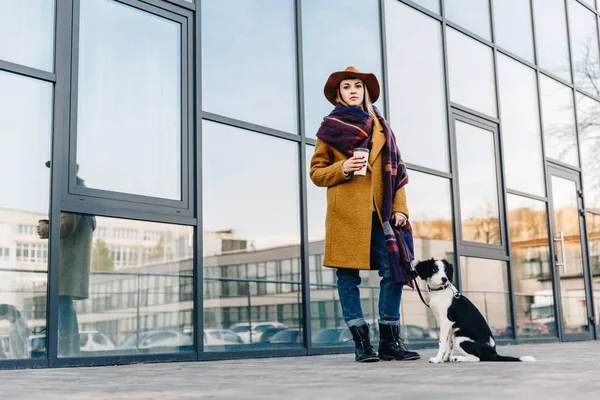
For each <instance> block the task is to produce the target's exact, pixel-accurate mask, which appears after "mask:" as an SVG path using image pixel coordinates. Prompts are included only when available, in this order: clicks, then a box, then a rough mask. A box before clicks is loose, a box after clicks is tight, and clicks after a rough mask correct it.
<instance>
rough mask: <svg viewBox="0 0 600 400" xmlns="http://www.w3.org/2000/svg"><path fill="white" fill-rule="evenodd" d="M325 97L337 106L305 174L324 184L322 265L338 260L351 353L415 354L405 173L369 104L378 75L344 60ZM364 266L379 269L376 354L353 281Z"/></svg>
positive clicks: (368, 356)
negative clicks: (407, 294) (406, 315)
mask: <svg viewBox="0 0 600 400" xmlns="http://www.w3.org/2000/svg"><path fill="white" fill-rule="evenodd" d="M325 97H326V98H327V100H329V102H331V103H332V104H333V105H335V108H334V110H333V111H332V112H331V114H329V116H327V117H325V118H324V120H323V123H322V124H321V127H320V128H319V131H318V132H317V143H316V147H315V152H314V155H313V157H312V160H311V166H310V177H311V179H312V181H313V182H314V183H315V185H317V186H321V187H327V217H326V221H325V225H326V233H325V258H324V260H323V265H324V266H327V267H334V268H337V269H336V275H337V279H338V281H337V282H338V292H339V296H340V303H341V306H342V312H343V315H344V320H345V321H346V324H347V325H348V327H349V328H350V331H351V332H352V337H353V339H354V343H355V354H356V357H355V359H356V361H378V360H379V359H382V360H415V359H418V358H420V356H419V354H417V353H415V352H413V351H409V350H408V349H407V348H406V345H405V343H404V341H403V340H402V338H401V337H400V299H401V297H402V288H403V285H404V284H407V283H410V280H411V278H412V276H411V275H410V261H411V260H412V236H410V235H412V231H411V229H410V223H409V222H408V209H407V206H406V195H405V191H404V185H405V184H406V183H407V181H408V177H407V175H406V167H405V166H404V163H403V162H402V160H401V158H400V152H399V150H398V147H397V146H396V139H395V136H394V133H393V132H392V130H391V128H390V126H389V124H388V123H387V121H386V120H385V119H384V118H383V116H382V115H381V113H380V112H379V110H377V108H376V107H374V106H373V105H372V102H374V101H376V100H377V98H378V97H379V83H378V81H377V78H376V77H375V75H374V74H371V73H360V72H359V71H358V70H356V69H355V68H354V67H348V68H346V70H345V71H338V72H334V73H333V74H331V75H330V77H329V79H328V80H327V83H326V84H325ZM359 149H360V153H359ZM355 150H356V152H355ZM365 168H366V173H365V172H364V171H365ZM406 235H408V236H406ZM368 269H378V270H379V276H380V277H381V282H380V293H379V334H380V343H379V356H378V355H377V354H376V353H375V351H374V350H373V347H372V346H371V343H370V339H369V325H368V324H367V322H366V321H365V319H364V317H363V312H362V309H361V303H360V292H359V289H358V285H359V284H360V282H361V278H360V276H359V272H360V270H368Z"/></svg>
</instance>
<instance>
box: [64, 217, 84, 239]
mask: <svg viewBox="0 0 600 400" xmlns="http://www.w3.org/2000/svg"><path fill="white" fill-rule="evenodd" d="M80 219H81V215H79V214H72V213H60V237H61V238H64V237H67V236H69V235H71V234H72V233H73V232H75V228H77V224H78V223H79V220H80Z"/></svg>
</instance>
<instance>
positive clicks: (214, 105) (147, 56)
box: [0, 0, 600, 368]
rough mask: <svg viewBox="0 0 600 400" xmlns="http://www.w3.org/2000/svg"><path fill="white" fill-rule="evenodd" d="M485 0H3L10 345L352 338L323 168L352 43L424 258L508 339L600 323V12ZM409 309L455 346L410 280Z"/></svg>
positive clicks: (312, 347)
mask: <svg viewBox="0 0 600 400" xmlns="http://www.w3.org/2000/svg"><path fill="white" fill-rule="evenodd" d="M38 3H39V4H38ZM468 3H469V4H468V5H467V2H466V1H462V0H456V1H450V0H445V1H438V0H361V1H359V0H348V1H342V0H335V1H327V2H323V1H317V0H268V1H259V0H252V1H246V0H224V1H200V0H196V1H183V0H89V1H88V0H85V1H84V0H60V1H55V0H38V1H37V2H36V6H32V5H30V4H29V2H23V1H17V0H6V1H2V2H1V4H0V178H1V181H2V183H3V184H4V186H3V190H0V368H13V367H15V366H25V367H57V366H71V365H72V366H75V365H97V364H115V363H120V362H122V360H125V361H126V362H146V361H169V360H205V359H215V358H233V357H250V356H269V355H312V354H323V353H328V352H340V351H348V352H350V351H351V335H350V332H349V331H348V329H347V328H346V327H345V324H344V319H343V317H342V311H341V306H340V302H339V297H338V292H337V282H336V275H335V270H334V269H332V268H326V267H323V257H324V248H325V215H326V208H327V203H326V194H325V192H326V190H325V189H324V188H319V187H316V186H315V185H314V184H313V183H312V182H311V181H310V179H309V178H308V175H309V174H308V170H309V165H310V159H311V156H312V154H313V152H314V148H315V144H316V132H317V130H318V128H319V125H320V123H321V121H322V117H323V116H325V115H327V114H328V113H329V112H330V111H331V109H332V106H331V104H329V103H328V102H327V100H325V99H324V96H323V85H324V83H325V81H326V79H327V77H328V76H329V74H330V73H331V72H333V71H338V70H343V69H345V68H346V67H347V66H349V65H353V66H355V67H356V68H358V69H359V70H361V71H367V72H373V73H374V74H375V75H376V76H377V78H378V80H379V83H380V86H381V96H380V98H379V99H378V101H377V102H376V103H375V106H376V107H378V108H379V109H380V110H381V111H382V112H383V113H384V115H385V116H386V117H387V118H388V119H389V121H390V123H391V125H392V127H393V129H394V132H395V133H396V136H397V142H398V144H399V148H400V151H401V152H402V155H403V158H404V160H405V161H406V163H407V167H408V174H409V176H410V183H409V184H408V185H407V187H406V193H407V202H408V208H409V212H410V220H411V223H412V226H413V234H414V241H415V243H414V244H415V257H416V258H417V259H427V258H431V257H434V258H436V259H441V258H444V259H447V260H448V261H449V262H451V263H453V264H454V265H455V267H456V268H455V277H454V281H455V284H456V286H457V287H458V288H459V290H461V291H462V292H463V293H464V294H465V295H466V296H468V297H469V298H470V299H471V301H472V302H473V303H474V304H475V305H476V306H477V307H478V308H479V309H480V311H481V312H482V314H483V315H484V316H485V317H486V319H487V320H488V322H489V324H490V327H491V328H492V331H493V333H494V335H495V336H496V338H497V339H498V341H499V342H501V343H502V342H511V343H519V342H524V341H537V340H540V339H541V340H561V341H569V340H582V339H584V340H585V339H587V340H592V339H597V337H598V332H597V330H598V326H597V324H598V321H599V320H600V294H599V293H600V261H599V260H600V245H599V244H600V186H599V184H598V182H600V163H599V161H598V160H599V158H598V156H597V154H598V153H599V152H600V136H599V135H598V133H599V128H598V124H599V122H598V121H600V92H599V91H598V87H599V82H597V80H598V77H600V62H599V55H598V54H600V44H599V40H598V18H599V14H598V12H597V11H595V10H594V2H593V1H584V0H531V1H530V0H507V1H503V0H490V1H488V0H481V1H479V0H478V1H470V2H468ZM349 38H351V40H349ZM221 150H222V151H221ZM361 278H362V284H361V301H362V309H363V311H364V313H365V318H366V319H367V320H368V321H369V322H370V323H371V324H372V326H373V328H376V327H377V318H378V313H377V303H378V293H379V277H378V275H377V271H362V272H361ZM419 284H420V285H423V283H422V282H420V283H419ZM421 287H422V288H424V286H421ZM425 296H426V298H427V294H425ZM400 315H401V334H402V335H403V337H405V338H406V340H407V341H408V343H409V345H410V346H411V347H413V348H417V347H419V346H436V345H437V342H438V336H439V331H438V330H437V323H436V321H435V318H434V316H433V315H432V314H431V312H430V311H429V309H427V308H426V307H425V305H423V304H422V303H421V301H420V299H419V297H418V295H417V293H416V291H414V290H411V289H410V288H408V287H406V288H405V290H404V293H403V297H402V303H401V309H400ZM378 339H379V336H378V333H377V330H376V329H373V340H374V341H375V342H377V341H378Z"/></svg>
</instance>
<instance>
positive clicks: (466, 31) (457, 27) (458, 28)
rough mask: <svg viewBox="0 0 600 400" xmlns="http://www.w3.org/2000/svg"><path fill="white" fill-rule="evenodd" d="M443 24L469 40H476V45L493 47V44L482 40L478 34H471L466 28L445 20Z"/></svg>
mask: <svg viewBox="0 0 600 400" xmlns="http://www.w3.org/2000/svg"><path fill="white" fill-rule="evenodd" d="M445 22H446V26H448V27H450V28H452V29H454V30H455V31H457V32H460V33H462V34H463V35H466V36H468V37H470V38H471V39H474V40H476V41H477V42H478V43H481V44H483V45H485V46H487V47H495V44H494V42H492V41H489V40H487V39H484V38H483V37H481V36H479V35H478V34H476V33H474V32H471V31H470V30H468V29H466V28H463V27H462V26H461V25H458V24H457V23H455V22H452V21H449V20H445Z"/></svg>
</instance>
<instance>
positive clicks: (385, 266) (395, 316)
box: [336, 212, 404, 326]
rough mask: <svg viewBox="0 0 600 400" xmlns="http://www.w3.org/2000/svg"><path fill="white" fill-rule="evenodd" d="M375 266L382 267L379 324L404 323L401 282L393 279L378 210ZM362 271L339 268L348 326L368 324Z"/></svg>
mask: <svg viewBox="0 0 600 400" xmlns="http://www.w3.org/2000/svg"><path fill="white" fill-rule="evenodd" d="M371 268H372V269H374V268H378V269H379V276H380V277H381V281H380V282H379V323H382V324H388V325H399V324H400V300H401V299H402V287H403V286H404V285H402V284H401V283H394V282H393V281H392V271H391V270H390V261H389V258H388V254H387V250H386V248H385V234H384V233H383V228H382V227H381V223H380V222H379V217H378V216H377V213H375V212H374V213H373V222H372V228H371ZM359 273H360V270H358V269H350V268H338V269H337V270H336V275H337V285H338V293H339V296H340V303H341V305H342V313H343V315H344V321H346V324H347V325H348V326H355V325H356V326H358V325H365V324H366V321H365V319H364V316H363V312H362V307H361V304H360V291H359V289H358V285H360V282H361V278H360V275H359Z"/></svg>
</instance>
